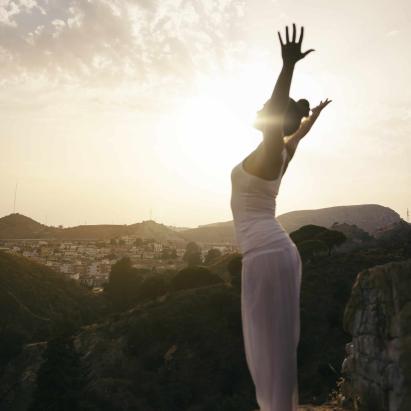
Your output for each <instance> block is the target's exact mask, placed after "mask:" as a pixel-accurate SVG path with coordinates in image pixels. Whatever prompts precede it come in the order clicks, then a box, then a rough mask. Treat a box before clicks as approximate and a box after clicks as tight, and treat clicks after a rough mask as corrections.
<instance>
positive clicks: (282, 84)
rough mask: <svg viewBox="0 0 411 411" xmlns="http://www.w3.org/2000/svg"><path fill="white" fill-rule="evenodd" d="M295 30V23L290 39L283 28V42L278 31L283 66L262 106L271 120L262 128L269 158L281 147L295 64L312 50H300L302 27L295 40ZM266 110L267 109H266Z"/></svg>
mask: <svg viewBox="0 0 411 411" xmlns="http://www.w3.org/2000/svg"><path fill="white" fill-rule="evenodd" d="M296 36H297V30H296V27H295V24H293V33H292V38H291V40H290V37H289V31H288V26H287V27H286V29H285V39H286V41H285V43H284V41H283V39H282V37H281V34H280V32H278V38H279V40H280V44H281V56H282V58H283V67H282V69H281V72H280V75H279V76H278V79H277V82H276V84H275V87H274V90H273V93H272V96H271V99H270V100H269V103H268V107H265V108H264V112H265V113H266V114H267V118H268V119H271V121H267V122H266V124H265V126H264V129H263V136H264V146H265V151H266V154H268V157H271V158H278V157H279V155H280V153H281V151H282V148H283V144H284V141H283V136H284V133H283V118H284V114H285V112H286V110H287V106H288V101H289V94H290V87H291V80H292V77H293V72H294V67H295V64H296V63H297V62H298V61H299V60H301V59H303V58H304V57H305V56H306V55H307V54H309V53H311V52H312V51H314V50H313V49H310V50H307V51H306V52H304V53H303V52H302V51H301V44H302V41H303V37H304V27H301V32H300V36H299V38H298V41H296ZM266 110H267V111H266Z"/></svg>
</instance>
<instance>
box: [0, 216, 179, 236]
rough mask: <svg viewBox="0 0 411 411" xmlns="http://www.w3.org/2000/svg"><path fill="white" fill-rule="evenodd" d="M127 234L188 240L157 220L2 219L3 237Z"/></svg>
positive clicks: (10, 217)
mask: <svg viewBox="0 0 411 411" xmlns="http://www.w3.org/2000/svg"><path fill="white" fill-rule="evenodd" d="M127 235H132V236H136V237H140V238H153V239H154V240H156V241H173V242H185V240H184V239H183V238H182V237H181V236H180V235H179V233H177V232H176V231H174V230H171V229H170V228H168V227H167V226H165V225H164V224H159V223H156V222H155V221H153V220H148V221H143V222H141V223H136V224H130V225H126V224H124V225H115V224H97V225H79V226H75V227H68V228H57V227H49V226H46V225H43V224H40V223H38V222H37V221H34V220H33V219H31V218H29V217H26V216H24V215H21V214H18V213H15V214H10V215H8V216H5V217H2V218H0V239H21V238H39V239H59V240H109V239H111V238H117V237H121V236H127Z"/></svg>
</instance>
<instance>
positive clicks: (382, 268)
mask: <svg viewBox="0 0 411 411" xmlns="http://www.w3.org/2000/svg"><path fill="white" fill-rule="evenodd" d="M344 329H345V330H346V331H348V332H349V333H350V334H351V335H352V342H351V343H349V344H347V347H346V350H347V357H346V359H345V360H344V363H343V370H342V371H343V374H344V379H345V382H344V384H343V394H344V395H345V396H346V397H348V398H349V399H351V401H352V402H353V406H354V409H356V410H370V411H409V410H411V260H407V261H403V262H393V263H389V264H385V265H379V266H376V267H373V268H371V269H368V270H365V271H362V272H360V273H359V274H358V276H357V280H356V282H355V284H354V286H353V289H352V294H351V297H350V299H349V302H348V304H347V306H346V309H345V313H344Z"/></svg>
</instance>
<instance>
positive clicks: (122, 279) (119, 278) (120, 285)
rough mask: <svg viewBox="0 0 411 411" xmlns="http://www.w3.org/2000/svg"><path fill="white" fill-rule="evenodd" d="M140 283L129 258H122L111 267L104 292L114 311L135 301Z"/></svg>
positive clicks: (139, 277) (139, 278)
mask: <svg viewBox="0 0 411 411" xmlns="http://www.w3.org/2000/svg"><path fill="white" fill-rule="evenodd" d="M141 282H142V279H141V276H139V275H138V272H137V270H136V269H135V268H133V267H132V265H131V260H130V258H128V257H123V258H122V259H121V260H119V261H117V262H116V263H115V264H113V265H112V267H111V271H110V274H109V279H108V283H107V285H106V287H105V288H104V291H105V292H107V295H108V297H109V298H110V300H111V301H112V303H113V305H114V307H115V308H116V309H125V308H127V307H129V306H130V305H131V304H132V303H133V302H135V301H136V299H137V296H138V291H139V288H140V285H141Z"/></svg>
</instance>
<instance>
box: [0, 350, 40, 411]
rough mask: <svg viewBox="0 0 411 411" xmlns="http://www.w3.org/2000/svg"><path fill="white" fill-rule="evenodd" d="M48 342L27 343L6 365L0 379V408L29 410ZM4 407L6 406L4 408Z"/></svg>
mask: <svg viewBox="0 0 411 411" xmlns="http://www.w3.org/2000/svg"><path fill="white" fill-rule="evenodd" d="M46 348H47V342H39V343H33V344H26V345H25V346H24V347H23V350H22V352H21V354H20V355H19V356H18V357H17V358H16V360H15V361H13V362H11V363H10V364H8V365H7V366H6V368H5V369H4V372H3V374H2V376H1V379H0V408H1V409H2V410H8V411H22V410H27V409H28V407H29V405H30V403H31V400H32V397H33V393H34V391H35V389H36V385H37V372H38V370H39V369H40V367H41V365H42V364H43V362H44V359H43V353H44V351H45V350H46ZM3 407H4V408H3Z"/></svg>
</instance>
